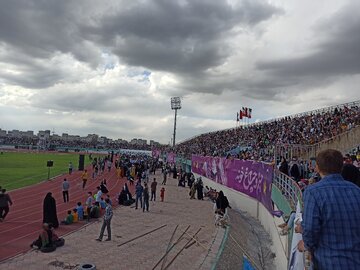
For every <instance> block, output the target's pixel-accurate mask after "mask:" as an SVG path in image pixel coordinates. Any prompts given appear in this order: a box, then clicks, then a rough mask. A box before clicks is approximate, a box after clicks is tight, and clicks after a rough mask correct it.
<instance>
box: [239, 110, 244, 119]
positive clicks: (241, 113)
mask: <svg viewBox="0 0 360 270" xmlns="http://www.w3.org/2000/svg"><path fill="white" fill-rule="evenodd" d="M239 118H240V120H242V119H243V111H242V110H240V117H239Z"/></svg>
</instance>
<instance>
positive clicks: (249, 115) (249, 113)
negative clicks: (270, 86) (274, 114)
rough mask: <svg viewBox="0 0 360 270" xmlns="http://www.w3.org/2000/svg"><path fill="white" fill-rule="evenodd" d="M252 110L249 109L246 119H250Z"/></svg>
mask: <svg viewBox="0 0 360 270" xmlns="http://www.w3.org/2000/svg"><path fill="white" fill-rule="evenodd" d="M251 113H252V109H251V108H249V112H248V117H249V118H251Z"/></svg>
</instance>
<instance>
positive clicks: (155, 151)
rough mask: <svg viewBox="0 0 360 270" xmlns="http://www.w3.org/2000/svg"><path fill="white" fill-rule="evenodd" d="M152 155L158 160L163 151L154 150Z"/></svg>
mask: <svg viewBox="0 0 360 270" xmlns="http://www.w3.org/2000/svg"><path fill="white" fill-rule="evenodd" d="M151 154H152V157H153V158H158V157H159V156H160V154H161V151H160V150H157V149H153V150H152V153H151Z"/></svg>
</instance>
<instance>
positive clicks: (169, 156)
mask: <svg viewBox="0 0 360 270" xmlns="http://www.w3.org/2000/svg"><path fill="white" fill-rule="evenodd" d="M175 157H176V155H175V153H173V152H170V153H168V154H167V159H166V161H167V162H169V163H175Z"/></svg>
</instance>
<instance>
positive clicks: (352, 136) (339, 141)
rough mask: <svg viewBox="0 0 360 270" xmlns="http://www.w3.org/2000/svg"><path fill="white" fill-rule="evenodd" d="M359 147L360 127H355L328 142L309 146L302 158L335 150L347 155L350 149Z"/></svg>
mask: <svg viewBox="0 0 360 270" xmlns="http://www.w3.org/2000/svg"><path fill="white" fill-rule="evenodd" d="M359 145H360V126H356V127H354V128H353V129H350V130H348V131H346V132H344V133H341V134H339V135H337V136H335V137H332V138H330V139H328V140H325V141H322V142H319V143H317V144H315V145H312V146H310V149H309V150H308V151H304V152H303V155H302V158H303V159H310V158H314V157H315V156H316V154H317V153H319V152H320V151H322V150H325V149H329V148H331V149H336V150H339V151H341V152H342V153H348V152H349V151H351V150H352V149H354V148H356V147H358V146H359Z"/></svg>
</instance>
